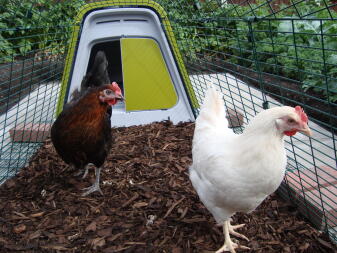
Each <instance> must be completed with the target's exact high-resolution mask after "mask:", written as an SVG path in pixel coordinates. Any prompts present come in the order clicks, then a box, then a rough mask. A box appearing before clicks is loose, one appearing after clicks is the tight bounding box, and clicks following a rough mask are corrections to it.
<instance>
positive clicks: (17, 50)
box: [0, 0, 84, 62]
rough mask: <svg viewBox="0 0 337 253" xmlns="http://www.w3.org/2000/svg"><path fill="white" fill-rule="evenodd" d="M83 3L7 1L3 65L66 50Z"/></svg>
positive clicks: (1, 16)
mask: <svg viewBox="0 0 337 253" xmlns="http://www.w3.org/2000/svg"><path fill="white" fill-rule="evenodd" d="M82 4H84V0H80V1H55V0H34V1H18V0H11V1H5V2H4V3H2V4H1V6H0V31H1V33H0V62H6V61H10V60H12V59H13V58H16V57H28V56H30V55H34V54H35V53H37V52H39V51H40V50H41V51H43V53H46V54H52V55H55V54H58V53H60V52H63V51H64V43H65V41H66V40H67V39H68V37H69V35H70V30H71V25H72V22H73V17H74V16H75V15H76V13H77V11H78V8H79V7H80V6H81V5H82Z"/></svg>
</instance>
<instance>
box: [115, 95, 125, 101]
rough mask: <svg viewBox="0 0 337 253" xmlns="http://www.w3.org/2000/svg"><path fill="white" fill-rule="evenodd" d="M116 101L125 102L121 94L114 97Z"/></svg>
mask: <svg viewBox="0 0 337 253" xmlns="http://www.w3.org/2000/svg"><path fill="white" fill-rule="evenodd" d="M116 99H117V100H120V101H125V98H124V97H123V95H122V94H118V95H117V96H116Z"/></svg>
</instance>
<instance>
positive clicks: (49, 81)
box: [0, 0, 337, 242]
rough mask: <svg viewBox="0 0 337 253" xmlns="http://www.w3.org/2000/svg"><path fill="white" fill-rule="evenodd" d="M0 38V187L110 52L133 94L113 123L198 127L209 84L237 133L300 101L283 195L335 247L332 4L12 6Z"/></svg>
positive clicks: (184, 0) (234, 0)
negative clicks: (304, 120) (304, 129)
mask: <svg viewBox="0 0 337 253" xmlns="http://www.w3.org/2000/svg"><path fill="white" fill-rule="evenodd" d="M0 31H1V33H0V92H1V97H0V112H1V116H0V124H1V133H2V134H1V142H0V143H1V144H0V145H1V148H0V150H1V153H0V183H3V182H5V181H6V180H7V179H9V178H11V177H13V176H15V175H16V174H17V173H18V172H20V169H21V168H23V167H25V166H26V165H27V163H28V162H29V161H30V159H31V157H32V156H33V155H34V154H35V152H36V151H37V150H38V149H39V148H40V147H41V145H42V144H43V142H44V141H45V140H46V139H47V138H48V137H49V131H50V127H51V124H52V123H53V122H54V120H55V119H56V117H57V115H58V114H59V113H60V112H61V111H62V108H63V106H64V105H65V104H66V103H67V102H69V101H70V99H71V95H72V92H74V91H75V90H76V89H79V88H80V84H81V81H82V79H83V77H84V75H85V74H86V73H87V71H88V69H89V68H90V65H91V64H92V61H93V58H94V56H95V53H96V52H97V51H98V50H103V51H104V52H105V54H106V55H107V59H108V62H109V65H108V70H109V75H110V78H111V80H112V81H116V82H118V83H119V84H120V85H121V87H122V90H123V94H124V96H125V98H126V99H125V102H124V103H121V104H120V105H118V106H116V107H115V108H113V110H112V116H111V118H112V119H113V118H117V117H116V115H118V120H117V121H116V120H115V121H113V120H112V124H113V126H116V127H117V126H134V125H142V124H147V123H151V122H155V121H164V120H167V119H169V120H171V121H173V123H178V122H180V121H183V122H189V121H194V120H195V118H196V117H197V116H198V113H199V105H200V104H201V103H202V101H203V99H204V96H205V91H206V89H207V87H209V86H210V85H215V86H216V87H217V89H218V90H220V91H221V92H222V94H223V96H224V102H225V106H226V109H227V112H228V114H229V115H228V119H229V121H230V125H231V126H232V128H233V131H234V132H236V133H240V132H242V131H243V130H244V128H245V125H246V124H247V123H248V122H249V121H250V119H251V118H252V117H254V116H255V115H256V114H257V113H258V112H260V111H262V110H264V109H267V108H271V107H275V106H280V105H289V106H295V105H300V106H301V107H302V108H303V109H304V110H305V112H306V113H307V114H308V116H309V126H310V128H311V129H312V131H313V136H312V137H310V138H309V137H307V136H304V135H301V134H298V135H296V136H293V137H286V139H285V141H286V151H287V156H288V164H287V171H286V176H285V178H284V180H283V183H282V184H281V186H280V187H279V189H278V190H277V193H278V194H279V195H280V196H281V197H282V198H283V199H285V200H287V201H289V202H291V203H292V204H293V205H294V206H296V208H297V210H298V212H299V213H301V214H302V215H303V216H304V217H306V218H307V220H308V221H310V223H311V224H312V225H313V226H314V227H316V228H317V229H319V230H321V231H323V232H325V233H327V234H328V235H329V237H330V238H331V240H332V241H334V242H337V137H336V134H337V1H335V0H315V1H314V0H312V1H306V0H292V1H289V0H177V1H170V0H153V1H152V0H106V1H99V0H97V1H94V0H92V1H85V0H76V1H59V0H33V1H17V0H9V1H6V2H5V3H3V4H2V5H1V6H0Z"/></svg>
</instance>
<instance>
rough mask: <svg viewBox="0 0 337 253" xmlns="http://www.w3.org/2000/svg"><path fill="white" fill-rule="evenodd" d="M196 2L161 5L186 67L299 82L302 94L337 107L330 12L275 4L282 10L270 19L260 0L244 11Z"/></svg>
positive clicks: (335, 39) (336, 27)
mask: <svg viewBox="0 0 337 253" xmlns="http://www.w3.org/2000/svg"><path fill="white" fill-rule="evenodd" d="M171 2H172V5H170V3H171ZM197 2H198V1H197ZM199 2H200V5H199V8H198V7H197V6H196V5H195V3H194V1H190V2H188V4H187V2H186V1H182V0H180V1H162V4H164V5H165V6H164V7H165V9H166V10H168V13H169V17H170V20H172V21H173V23H174V26H175V28H176V29H174V31H175V35H176V37H177V40H178V44H179V46H180V49H181V51H182V52H183V55H185V56H186V58H187V60H188V61H189V62H192V63H193V62H197V63H198V62H199V63H200V62H203V61H205V60H207V59H223V60H224V61H226V62H229V63H233V64H238V65H241V66H244V67H248V68H252V69H255V70H256V71H262V72H266V73H272V74H275V75H282V76H285V77H287V78H289V79H293V80H295V81H297V82H301V83H302V88H303V89H304V91H307V90H309V89H313V90H314V91H317V92H321V93H322V94H324V95H325V96H326V98H327V99H328V100H329V101H331V102H337V54H336V50H337V35H336V34H337V23H336V22H335V21H334V20H331V15H332V16H333V17H334V18H336V17H337V14H336V13H335V12H334V11H330V12H328V11H327V10H325V11H322V10H324V8H322V6H320V1H305V2H298V3H296V4H297V6H296V7H297V8H296V9H295V8H289V5H288V6H282V4H281V5H280V6H278V7H277V8H279V9H282V10H283V11H282V12H277V13H276V14H274V15H272V14H271V10H270V5H269V4H266V2H267V1H262V0H257V1H256V3H255V4H250V5H246V6H241V5H233V4H221V1H215V0H209V1H204V2H201V1H199ZM182 5H184V7H183V8H182ZM290 7H291V6H290ZM308 13H313V14H310V15H309V14H308ZM249 15H251V16H249ZM274 16H275V17H277V19H275V18H274ZM299 16H300V17H303V16H304V17H305V18H303V19H300V18H299ZM255 17H261V18H260V19H259V18H258V19H256V18H255ZM264 17H268V18H264ZM210 57H211V58H210Z"/></svg>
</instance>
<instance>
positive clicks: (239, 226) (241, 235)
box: [228, 221, 249, 242]
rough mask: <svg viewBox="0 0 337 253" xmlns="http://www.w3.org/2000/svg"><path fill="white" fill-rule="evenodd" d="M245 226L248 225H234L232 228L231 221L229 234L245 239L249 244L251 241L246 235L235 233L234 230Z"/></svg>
mask: <svg viewBox="0 0 337 253" xmlns="http://www.w3.org/2000/svg"><path fill="white" fill-rule="evenodd" d="M245 225H246V224H240V225H234V226H232V225H231V223H230V221H228V228H229V233H230V234H231V235H234V236H236V237H239V238H242V239H245V240H246V241H248V242H249V239H248V238H247V237H246V236H245V235H243V234H240V233H238V232H235V231H234V229H238V228H242V227H243V226H245Z"/></svg>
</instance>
